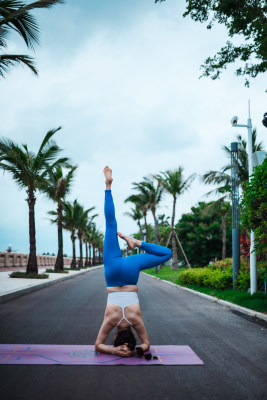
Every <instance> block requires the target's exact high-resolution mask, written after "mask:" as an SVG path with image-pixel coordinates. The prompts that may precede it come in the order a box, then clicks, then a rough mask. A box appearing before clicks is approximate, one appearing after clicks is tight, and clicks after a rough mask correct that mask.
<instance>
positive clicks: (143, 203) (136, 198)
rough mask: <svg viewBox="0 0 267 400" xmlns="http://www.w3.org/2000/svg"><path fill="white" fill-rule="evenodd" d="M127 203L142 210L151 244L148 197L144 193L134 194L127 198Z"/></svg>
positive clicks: (147, 238)
mask: <svg viewBox="0 0 267 400" xmlns="http://www.w3.org/2000/svg"><path fill="white" fill-rule="evenodd" d="M125 203H133V204H134V206H135V207H136V208H138V209H139V210H141V212H142V214H143V217H144V220H145V231H146V241H147V242H149V229H148V224H147V212H148V204H147V199H146V196H144V195H143V194H142V193H140V194H132V195H131V196H129V197H127V199H126V200H125Z"/></svg>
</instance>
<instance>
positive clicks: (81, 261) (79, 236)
mask: <svg viewBox="0 0 267 400" xmlns="http://www.w3.org/2000/svg"><path fill="white" fill-rule="evenodd" d="M78 238H79V242H80V259H79V263H78V267H79V268H81V267H83V242H82V234H81V233H80V232H78Z"/></svg>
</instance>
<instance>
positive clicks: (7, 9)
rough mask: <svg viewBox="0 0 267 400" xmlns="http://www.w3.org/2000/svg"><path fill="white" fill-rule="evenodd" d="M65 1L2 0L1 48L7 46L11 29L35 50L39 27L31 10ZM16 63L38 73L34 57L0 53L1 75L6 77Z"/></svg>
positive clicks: (0, 7)
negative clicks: (29, 2)
mask: <svg viewBox="0 0 267 400" xmlns="http://www.w3.org/2000/svg"><path fill="white" fill-rule="evenodd" d="M59 3H63V1H62V0H39V1H35V2H33V3H31V4H26V3H25V2H23V1H19V0H1V1H0V50H2V51H3V50H4V49H5V48H6V47H7V38H8V35H9V33H10V32H11V31H15V32H16V33H18V34H19V35H20V36H21V37H22V38H23V40H24V42H25V44H26V46H27V47H28V48H31V49H33V50H34V45H35V44H39V27H38V24H37V21H36V19H35V18H34V17H33V15H32V14H31V13H30V11H32V10H35V9H38V8H50V7H52V6H54V5H55V4H59ZM15 64H24V65H26V66H27V67H28V68H30V69H31V70H32V72H33V73H34V74H35V75H37V74H38V72H37V69H36V68H35V65H34V61H33V58H32V57H30V56H25V55H22V54H1V55H0V76H2V77H4V75H5V73H6V72H7V70H8V69H9V68H10V67H11V66H12V65H15Z"/></svg>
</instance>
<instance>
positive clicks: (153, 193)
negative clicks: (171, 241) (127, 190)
mask: <svg viewBox="0 0 267 400" xmlns="http://www.w3.org/2000/svg"><path fill="white" fill-rule="evenodd" d="M143 179H144V180H143V181H142V182H139V183H137V182H134V183H133V185H134V189H137V190H139V192H140V194H142V195H143V196H144V198H145V199H146V203H147V207H148V209H149V210H150V211H151V213H152V215H153V219H154V223H155V242H156V243H157V244H159V225H158V220H157V217H156V208H157V206H158V204H159V203H160V201H161V199H162V194H163V187H162V185H160V184H159V182H158V184H157V186H156V187H155V186H154V182H153V180H152V179H150V178H147V177H144V178H143Z"/></svg>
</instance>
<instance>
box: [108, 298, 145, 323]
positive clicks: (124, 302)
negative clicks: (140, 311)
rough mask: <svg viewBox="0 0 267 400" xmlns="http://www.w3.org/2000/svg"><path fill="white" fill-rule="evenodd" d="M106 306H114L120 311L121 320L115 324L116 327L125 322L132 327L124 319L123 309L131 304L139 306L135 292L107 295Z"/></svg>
mask: <svg viewBox="0 0 267 400" xmlns="http://www.w3.org/2000/svg"><path fill="white" fill-rule="evenodd" d="M107 304H115V305H116V306H119V307H120V308H121V310H122V319H121V320H120V321H119V322H118V323H117V325H116V326H118V325H120V323H121V322H122V321H123V320H125V321H126V322H128V323H129V324H130V325H133V324H132V323H131V322H130V321H129V320H128V319H127V318H126V317H125V312H124V309H125V308H126V307H128V306H130V305H132V304H139V299H138V295H137V293H136V292H112V293H109V294H108V298H107Z"/></svg>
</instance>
